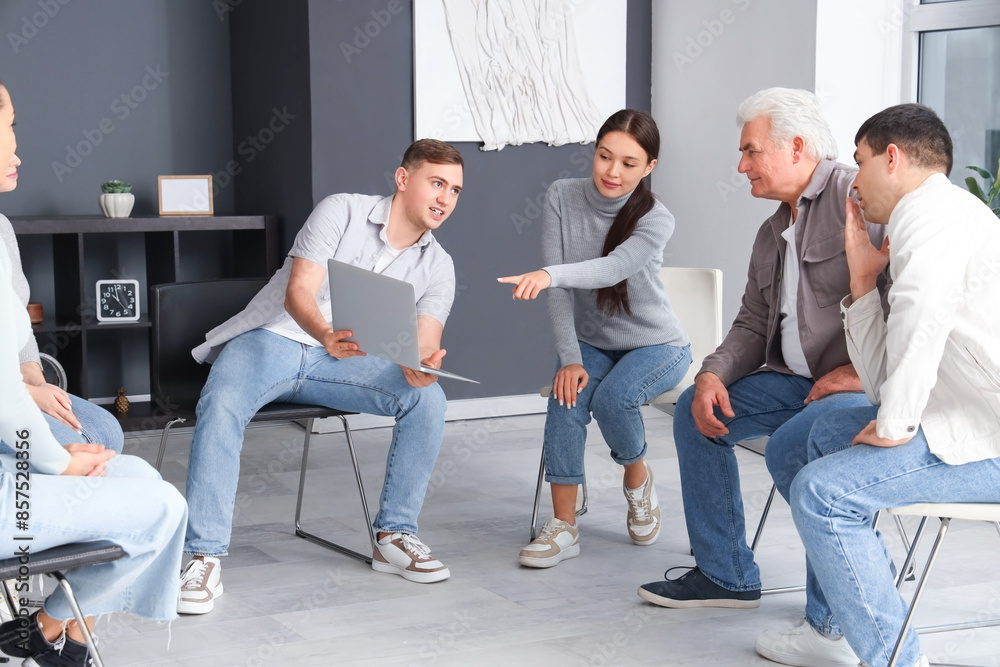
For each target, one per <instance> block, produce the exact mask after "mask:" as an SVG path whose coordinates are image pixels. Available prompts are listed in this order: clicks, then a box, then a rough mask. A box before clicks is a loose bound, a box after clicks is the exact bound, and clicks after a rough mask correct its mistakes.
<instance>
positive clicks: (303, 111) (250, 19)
mask: <svg viewBox="0 0 1000 667" xmlns="http://www.w3.org/2000/svg"><path fill="white" fill-rule="evenodd" d="M228 20H229V21H230V27H231V29H230V44H231V54H232V86H233V162H232V164H230V165H229V167H230V168H229V170H228V171H229V172H230V173H233V174H235V178H234V179H233V181H234V183H235V185H234V187H235V192H236V211H237V213H242V214H246V215H259V214H262V213H273V214H278V215H280V216H281V218H282V235H281V236H282V239H281V252H282V253H284V252H287V251H288V249H289V248H291V246H292V241H293V240H294V238H295V234H296V232H298V230H299V229H300V228H301V227H302V223H303V222H305V219H306V218H307V217H308V216H309V213H310V211H312V200H313V196H312V124H311V117H312V111H311V107H310V81H309V3H308V2H307V0H285V1H284V2H280V3H279V2H274V1H273V0H244V2H242V3H241V4H239V5H235V6H233V10H232V11H231V12H229V14H228ZM279 44H280V45H281V46H280V48H272V47H273V45H279ZM262 45H271V46H266V47H264V48H262ZM285 220H288V221H289V222H288V224H285V223H284V221H285Z"/></svg>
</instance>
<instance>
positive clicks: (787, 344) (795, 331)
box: [781, 224, 812, 378]
mask: <svg viewBox="0 0 1000 667" xmlns="http://www.w3.org/2000/svg"><path fill="white" fill-rule="evenodd" d="M781 238H783V239H785V242H786V243H787V244H788V247H786V248H785V269H784V271H783V272H782V276H781V356H782V357H784V359H785V365H786V366H788V370H790V371H792V372H793V373H795V374H796V375H801V376H802V377H804V378H811V377H812V373H811V372H810V371H809V362H808V361H806V353H805V352H803V351H802V339H800V338H799V308H798V303H799V251H798V248H796V246H795V225H794V224H791V225H788V229H786V230H785V231H783V232H781Z"/></svg>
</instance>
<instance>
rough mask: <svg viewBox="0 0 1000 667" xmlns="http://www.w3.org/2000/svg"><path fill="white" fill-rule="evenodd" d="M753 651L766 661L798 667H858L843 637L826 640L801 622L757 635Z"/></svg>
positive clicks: (805, 622)
mask: <svg viewBox="0 0 1000 667" xmlns="http://www.w3.org/2000/svg"><path fill="white" fill-rule="evenodd" d="M754 648H756V649H757V653H759V654H761V655H762V656H764V657H765V658H767V659H768V660H773V661H775V662H780V663H781V664H783V665H798V666H800V667H840V665H850V666H851V667H857V665H858V656H856V655H855V654H854V651H853V650H852V649H851V647H850V646H849V645H848V643H847V640H846V639H844V637H840V639H827V638H826V637H824V636H823V635H821V634H820V633H819V632H817V631H816V630H815V628H813V627H812V626H811V625H809V622H808V621H805V620H803V621H802V624H801V625H798V626H796V627H794V628H792V629H791V630H785V631H784V632H780V631H778V630H768V631H767V632H762V633H760V634H759V635H758V636H757V643H756V644H755V646H754Z"/></svg>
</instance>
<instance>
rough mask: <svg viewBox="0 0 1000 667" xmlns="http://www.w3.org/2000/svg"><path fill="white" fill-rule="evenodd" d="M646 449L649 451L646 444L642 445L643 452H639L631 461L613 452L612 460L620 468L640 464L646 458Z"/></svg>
mask: <svg viewBox="0 0 1000 667" xmlns="http://www.w3.org/2000/svg"><path fill="white" fill-rule="evenodd" d="M646 449H647V447H646V443H642V451H641V452H639V455H638V456H634V457H632V458H630V459H622V458H619V457H618V455H617V454H615V453H614V452H611V460H612V461H614V462H615V463H617V464H618V465H620V466H629V465H632V464H633V463H638V462H639V461H641V460H642V459H643V458H645V456H646Z"/></svg>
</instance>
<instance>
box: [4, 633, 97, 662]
mask: <svg viewBox="0 0 1000 667" xmlns="http://www.w3.org/2000/svg"><path fill="white" fill-rule="evenodd" d="M95 641H96V638H95ZM93 664H94V661H93V660H91V659H90V651H88V650H87V645H86V644H81V643H79V642H77V641H73V640H72V639H70V638H69V637H66V641H65V643H64V644H63V645H62V647H60V648H52V649H49V650H47V651H43V652H41V653H36V654H35V655H32V656H31V657H30V658H26V659H25V661H24V662H22V663H21V667H93Z"/></svg>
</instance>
